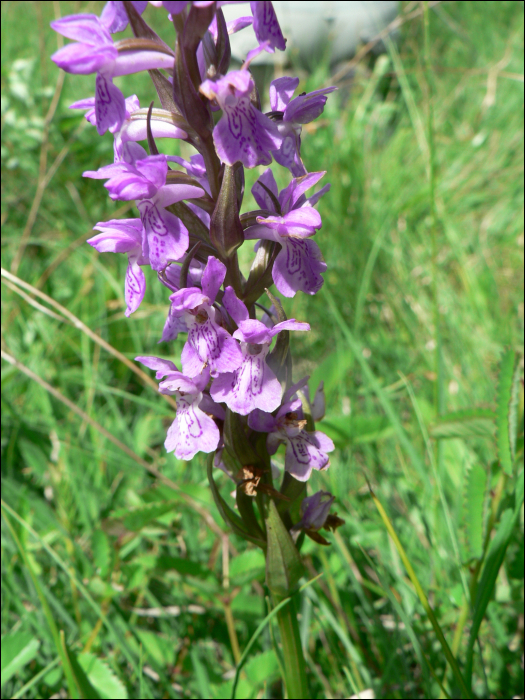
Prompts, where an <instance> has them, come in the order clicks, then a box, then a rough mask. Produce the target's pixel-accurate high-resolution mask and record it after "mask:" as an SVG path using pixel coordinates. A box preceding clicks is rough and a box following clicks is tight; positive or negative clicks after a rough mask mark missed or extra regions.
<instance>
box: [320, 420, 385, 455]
mask: <svg viewBox="0 0 525 700" xmlns="http://www.w3.org/2000/svg"><path fill="white" fill-rule="evenodd" d="M323 431H324V432H325V433H326V434H327V435H328V436H329V437H331V438H332V440H333V441H334V442H335V443H336V445H337V446H338V447H346V446H347V445H351V444H354V445H359V444H364V443H368V442H377V441H378V440H385V439H386V438H389V437H391V436H392V435H394V433H395V431H394V428H393V426H392V425H391V424H390V421H389V420H388V418H387V417H386V416H378V415H371V416H367V415H356V416H340V415H339V416H337V415H331V416H327V417H326V418H325V419H324V420H323Z"/></svg>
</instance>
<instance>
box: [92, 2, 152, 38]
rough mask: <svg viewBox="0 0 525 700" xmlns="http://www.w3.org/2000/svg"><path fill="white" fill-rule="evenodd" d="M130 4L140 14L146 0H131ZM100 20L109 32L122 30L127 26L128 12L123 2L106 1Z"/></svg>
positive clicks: (146, 4)
mask: <svg viewBox="0 0 525 700" xmlns="http://www.w3.org/2000/svg"><path fill="white" fill-rule="evenodd" d="M131 4H132V5H133V7H134V8H135V9H136V10H137V12H138V13H139V15H141V14H142V13H143V12H144V10H145V9H146V7H147V6H148V0H135V1H134V2H133V1H132V3H131ZM100 21H101V22H102V24H104V25H105V26H106V27H107V29H108V32H109V33H110V34H116V33H117V32H123V31H124V29H126V27H127V26H128V14H127V12H126V9H125V7H124V3H123V2H119V1H118V0H110V2H107V3H106V4H105V6H104V9H103V10H102V14H101V15H100Z"/></svg>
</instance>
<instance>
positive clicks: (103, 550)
mask: <svg viewBox="0 0 525 700" xmlns="http://www.w3.org/2000/svg"><path fill="white" fill-rule="evenodd" d="M91 549H92V551H93V563H94V564H95V567H96V568H97V569H100V575H101V576H102V578H105V577H106V576H107V574H108V570H109V564H110V561H111V547H110V544H109V539H108V536H107V535H106V533H105V532H104V531H103V530H95V532H94V533H93V536H92V537H91Z"/></svg>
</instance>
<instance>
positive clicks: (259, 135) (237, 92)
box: [200, 69, 282, 168]
mask: <svg viewBox="0 0 525 700" xmlns="http://www.w3.org/2000/svg"><path fill="white" fill-rule="evenodd" d="M253 87H254V82H253V79H252V77H251V74H250V72H249V71H248V70H247V69H241V70H237V71H230V72H229V73H228V74H227V75H225V76H223V77H221V78H219V79H218V80H215V81H213V80H205V81H204V82H203V83H202V84H201V86H200V91H201V93H202V94H203V95H205V96H206V97H207V98H208V99H210V100H217V102H218V104H219V106H220V108H221V109H222V111H223V114H222V116H221V118H220V119H219V121H218V123H217V124H216V126H215V128H214V130H213V141H214V143H215V148H216V150H217V154H218V156H219V158H220V159H221V160H222V162H223V163H226V164H227V165H233V164H234V163H236V162H238V161H240V162H241V163H242V164H243V165H244V166H245V167H246V168H254V167H255V166H256V165H269V164H270V163H271V162H272V155H271V152H272V150H275V149H277V148H279V146H280V145H281V141H282V137H281V135H280V134H279V130H278V128H277V126H276V125H275V124H274V123H273V122H272V120H271V119H269V118H268V117H267V116H265V115H264V114H263V113H262V112H260V111H259V110H258V109H257V108H256V107H254V105H253V104H252V103H251V100H250V93H251V92H252V90H253Z"/></svg>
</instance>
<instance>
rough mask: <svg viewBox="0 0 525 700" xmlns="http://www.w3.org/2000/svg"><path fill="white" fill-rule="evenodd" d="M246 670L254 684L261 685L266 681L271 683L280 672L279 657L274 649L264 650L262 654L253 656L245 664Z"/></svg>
mask: <svg viewBox="0 0 525 700" xmlns="http://www.w3.org/2000/svg"><path fill="white" fill-rule="evenodd" d="M244 670H245V671H246V675H247V676H248V679H249V680H250V681H251V683H252V684H253V685H254V686H260V685H262V684H263V683H264V682H265V681H266V682H267V683H271V682H272V680H274V679H275V677H276V675H277V672H278V664H277V657H276V656H275V652H274V650H273V649H268V650H267V651H263V652H262V654H257V655H256V656H252V658H251V659H250V660H249V661H248V663H247V664H246V665H245V667H244Z"/></svg>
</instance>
